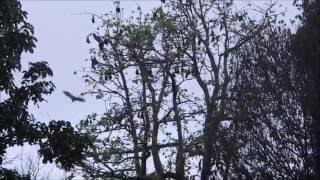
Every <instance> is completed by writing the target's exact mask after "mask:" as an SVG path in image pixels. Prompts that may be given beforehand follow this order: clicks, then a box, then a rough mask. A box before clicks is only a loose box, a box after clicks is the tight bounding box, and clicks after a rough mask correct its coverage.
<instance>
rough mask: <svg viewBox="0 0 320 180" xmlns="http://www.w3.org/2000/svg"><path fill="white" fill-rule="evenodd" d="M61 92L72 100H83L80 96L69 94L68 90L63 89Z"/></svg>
mask: <svg viewBox="0 0 320 180" xmlns="http://www.w3.org/2000/svg"><path fill="white" fill-rule="evenodd" d="M63 93H64V94H65V95H66V96H68V97H69V98H70V99H71V101H72V102H74V101H80V102H84V101H85V100H84V99H83V98H82V97H77V96H74V95H73V94H71V93H70V92H69V91H63Z"/></svg>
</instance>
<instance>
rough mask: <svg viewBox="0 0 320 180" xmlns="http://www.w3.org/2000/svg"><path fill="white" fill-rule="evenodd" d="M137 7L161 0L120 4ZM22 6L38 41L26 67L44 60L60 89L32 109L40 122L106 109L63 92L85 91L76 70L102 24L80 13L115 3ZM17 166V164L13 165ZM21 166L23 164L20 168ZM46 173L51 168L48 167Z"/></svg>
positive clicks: (28, 0) (30, 1)
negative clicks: (89, 37) (88, 40)
mask: <svg viewBox="0 0 320 180" xmlns="http://www.w3.org/2000/svg"><path fill="white" fill-rule="evenodd" d="M282 3H283V4H284V7H288V8H289V15H290V16H291V17H292V16H293V14H295V13H294V12H293V10H295V9H294V8H292V6H291V4H292V1H285V2H284V1H282ZM137 4H139V5H141V7H142V9H145V10H150V9H151V8H152V7H155V6H156V5H157V4H160V0H144V1H134V0H132V1H121V7H122V8H124V11H127V12H131V10H134V9H136V7H137ZM22 7H23V9H24V10H26V11H27V12H28V13H29V16H28V21H29V22H31V23H32V24H33V26H34V27H35V36H36V38H37V39H38V43H37V48H36V49H35V52H34V54H24V55H23V58H22V60H23V61H24V63H25V64H26V63H27V62H30V61H39V60H44V61H47V62H49V64H50V67H51V68H52V69H53V72H54V76H53V78H52V80H53V82H54V83H55V85H56V87H57V89H56V91H55V92H54V93H53V95H51V96H48V97H47V100H48V102H47V103H42V104H40V108H39V109H38V108H36V107H31V111H32V112H33V113H34V115H35V117H36V118H37V119H38V120H39V121H43V122H48V121H49V120H50V119H54V120H68V121H71V122H72V123H73V124H76V123H77V122H79V121H80V120H81V119H83V118H84V117H85V116H86V115H88V114H90V113H92V112H96V113H101V112H103V110H104V104H103V103H102V102H101V101H96V100H94V99H93V98H89V97H85V98H86V100H87V101H86V102H85V103H71V101H70V99H68V98H67V97H66V96H64V94H63V93H62V91H63V90H68V91H70V92H72V93H74V94H80V92H81V91H83V90H84V89H85V84H84V81H83V79H82V78H81V75H74V74H73V71H74V70H78V69H81V68H82V67H83V66H84V65H85V61H84V60H85V59H86V58H88V57H89V48H90V47H89V46H88V44H86V43H85V39H86V35H88V34H89V33H90V32H92V31H94V30H95V29H96V27H97V26H98V25H99V24H92V23H91V16H90V15H83V14H80V13H95V14H103V13H106V12H109V11H110V10H114V5H113V2H112V1H108V0H100V1H90V0H87V1H85V0H82V1H81V0H78V1H77V0H69V1H63V0H51V1H49V0H43V1H41V0H24V1H22ZM20 151H21V148H10V149H8V152H9V153H8V154H7V156H8V157H9V158H10V157H13V156H15V155H16V154H18V153H20ZM24 151H25V152H24V153H25V154H29V153H33V154H35V151H36V150H35V148H30V147H29V146H28V147H24ZM13 166H17V164H15V165H12V166H11V167H13ZM18 166H20V165H18ZM45 169H46V170H50V168H48V167H46V168H45ZM61 176H62V174H61V171H58V170H54V171H53V172H52V176H51V177H52V178H54V177H55V178H54V179H59V177H61Z"/></svg>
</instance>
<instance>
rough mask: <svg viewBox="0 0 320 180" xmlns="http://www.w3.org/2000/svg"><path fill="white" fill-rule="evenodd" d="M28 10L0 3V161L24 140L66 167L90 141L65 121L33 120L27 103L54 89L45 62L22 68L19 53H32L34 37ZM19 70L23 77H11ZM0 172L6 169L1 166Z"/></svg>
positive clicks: (9, 2) (12, 2)
mask: <svg viewBox="0 0 320 180" xmlns="http://www.w3.org/2000/svg"><path fill="white" fill-rule="evenodd" d="M26 17H27V12H25V11H23V10H21V4H20V2H18V1H16V0H4V1H1V2H0V95H1V99H0V164H2V159H3V155H4V153H5V152H6V148H7V147H10V146H14V145H19V146H21V145H23V143H29V144H39V145H40V150H39V153H40V154H41V155H42V156H43V160H44V162H47V161H52V160H54V159H55V162H56V163H57V164H60V165H61V166H62V167H63V168H65V169H70V168H72V167H73V164H74V163H80V162H81V160H82V158H83V154H82V151H83V149H85V148H86V145H87V144H88V142H89V140H88V138H87V137H85V136H83V135H81V134H79V133H77V132H75V131H74V129H73V128H72V126H71V124H70V123H69V122H66V121H51V122H50V123H49V125H46V124H45V123H40V122H36V121H35V119H34V117H33V116H32V114H30V113H29V111H28V105H29V103H33V104H35V105H37V104H38V103H39V102H42V101H44V100H45V99H44V97H43V96H44V95H49V94H51V93H52V92H53V90H54V88H55V87H54V84H53V83H52V82H51V81H47V80H46V78H48V77H50V76H52V75H53V73H52V70H51V69H50V68H49V66H48V64H47V63H46V62H43V61H41V62H35V63H29V69H27V70H24V71H22V67H21V54H22V53H23V52H30V53H32V52H33V48H34V47H35V42H36V38H35V37H34V36H33V27H32V25H31V24H29V23H28V22H26V20H25V19H26ZM18 72H21V77H22V79H21V80H20V81H18V80H17V79H15V78H14V77H15V76H16V73H18ZM1 172H5V170H4V169H2V170H1Z"/></svg>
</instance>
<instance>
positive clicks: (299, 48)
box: [294, 0, 320, 177]
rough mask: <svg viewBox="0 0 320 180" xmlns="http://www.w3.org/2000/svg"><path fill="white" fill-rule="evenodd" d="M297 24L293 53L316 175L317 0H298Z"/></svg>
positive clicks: (319, 153)
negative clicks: (302, 87) (301, 78)
mask: <svg viewBox="0 0 320 180" xmlns="http://www.w3.org/2000/svg"><path fill="white" fill-rule="evenodd" d="M302 4H303V6H302V8H303V14H302V16H301V20H302V22H301V26H300V27H299V29H298V31H297V33H296V35H295V36H294V54H295V56H296V57H297V58H298V62H299V69H298V72H299V73H301V74H302V76H305V79H304V83H305V87H306V89H305V96H304V97H303V99H302V103H303V105H304V111H305V113H306V114H307V115H308V116H311V117H310V118H312V129H311V132H312V144H313V147H314V148H315V159H314V161H315V163H316V164H315V165H316V168H315V173H316V177H320V174H319V172H320V140H319V137H320V136H319V135H320V134H319V133H320V114H319V108H320V104H319V102H320V101H319V100H320V99H319V98H320V94H319V92H320V86H319V83H318V80H319V77H320V71H319V70H320V64H319V62H320V34H319V30H320V25H319V23H320V1H318V0H316V1H302Z"/></svg>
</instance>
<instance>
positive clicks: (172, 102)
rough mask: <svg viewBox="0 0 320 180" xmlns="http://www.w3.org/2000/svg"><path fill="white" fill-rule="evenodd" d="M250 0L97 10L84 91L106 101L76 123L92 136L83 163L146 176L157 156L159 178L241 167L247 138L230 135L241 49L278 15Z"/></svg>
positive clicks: (90, 169) (94, 170) (101, 170)
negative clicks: (134, 13) (125, 12)
mask: <svg viewBox="0 0 320 180" xmlns="http://www.w3.org/2000/svg"><path fill="white" fill-rule="evenodd" d="M246 8H247V9H246ZM246 8H244V9H241V10H238V9H237V8H236V6H235V4H234V3H233V1H209V0H198V1H168V2H167V3H166V4H165V5H163V6H162V7H160V8H157V9H155V10H154V11H153V13H152V15H145V16H142V12H141V9H140V8H138V12H139V15H138V17H137V19H131V20H130V19H129V20H123V19H122V18H121V17H120V14H121V13H119V12H118V13H119V14H118V15H116V16H115V17H112V15H108V16H107V17H101V16H96V15H94V16H93V18H100V19H101V20H102V23H103V25H102V27H100V30H99V31H97V32H94V33H92V34H90V35H89V36H88V39H87V42H89V43H90V42H91V41H90V39H92V38H93V39H94V40H95V41H96V42H97V43H98V45H99V48H95V49H93V50H92V51H91V52H92V54H91V58H90V61H91V67H89V73H87V74H85V75H84V77H85V80H86V82H87V83H88V84H89V85H92V87H93V89H92V90H90V91H88V92H87V93H89V94H93V95H96V97H97V98H98V99H103V100H105V102H108V104H107V105H106V113H104V114H102V115H98V114H93V115H90V116H88V118H87V119H85V120H83V121H82V122H81V123H80V125H79V126H80V129H81V130H82V131H84V132H86V133H90V134H92V135H93V136H95V137H96V139H95V147H94V148H92V149H90V151H89V152H88V157H89V158H88V162H87V164H86V165H84V166H82V168H83V170H84V171H85V172H87V173H88V174H89V175H90V176H93V177H117V176H118V177H138V178H140V179H141V178H148V177H149V176H148V170H147V164H148V163H147V162H148V160H149V159H151V160H152V161H151V162H152V163H150V164H152V165H153V168H154V170H155V172H154V174H153V175H154V176H156V177H158V178H160V179H164V178H168V177H170V178H174V179H185V178H187V176H191V175H192V176H196V175H195V174H201V176H200V177H201V179H203V180H207V179H209V178H210V177H211V178H213V177H219V176H221V177H223V178H224V179H228V178H231V177H235V176H236V175H235V174H236V173H237V172H239V171H240V165H239V164H240V162H239V149H240V148H241V147H242V146H244V144H245V143H246V142H241V141H235V142H234V141H233V140H234V139H236V138H237V136H239V134H238V132H237V130H238V129H235V128H234V127H235V126H236V125H237V122H239V121H238V120H237V119H236V118H238V116H236V112H237V110H236V109H235V108H234V104H235V103H236V98H237V94H236V91H235V87H236V85H237V83H238V82H237V78H236V75H237V70H238V69H237V67H238V65H239V63H240V58H238V55H239V52H238V51H237V50H239V49H240V48H242V47H243V46H245V45H246V44H249V43H250V41H252V40H253V39H256V37H260V36H262V35H261V33H262V32H263V30H265V29H266V28H268V27H269V26H270V25H271V24H272V23H274V20H275V17H276V15H275V14H273V9H272V5H270V7H267V8H266V9H261V8H258V7H257V8H256V9H255V8H250V7H249V6H248V7H246ZM247 11H253V12H255V13H261V14H260V19H257V17H252V16H250V15H249V14H248V12H247ZM101 29H102V30H101ZM87 72H88V71H87ZM190 87H192V89H191V88H190ZM151 157H152V158H151ZM172 157H174V158H175V160H174V161H173V158H172ZM192 171H193V172H197V173H192ZM149 172H150V171H149Z"/></svg>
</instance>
